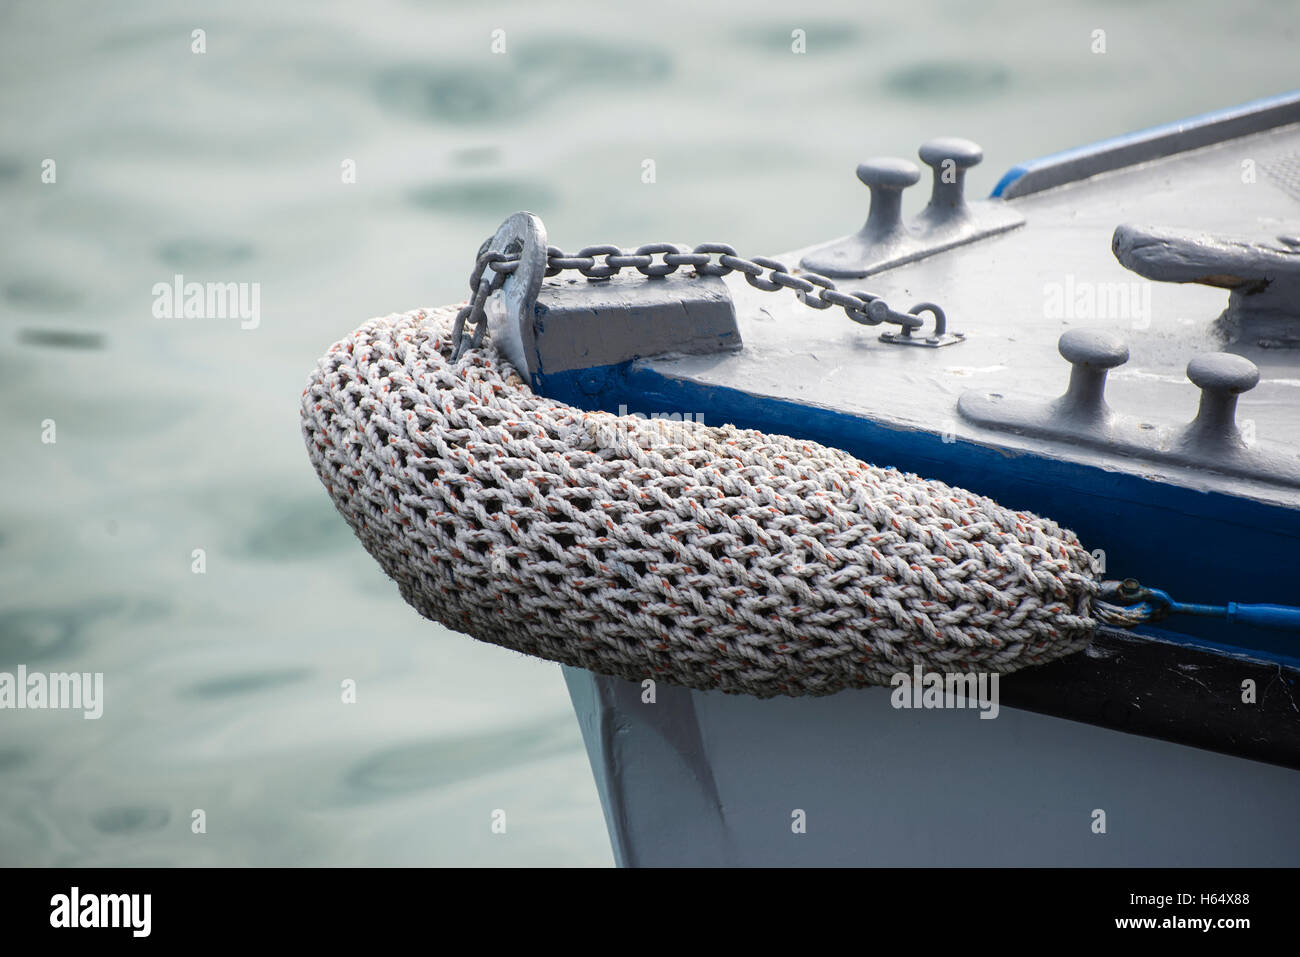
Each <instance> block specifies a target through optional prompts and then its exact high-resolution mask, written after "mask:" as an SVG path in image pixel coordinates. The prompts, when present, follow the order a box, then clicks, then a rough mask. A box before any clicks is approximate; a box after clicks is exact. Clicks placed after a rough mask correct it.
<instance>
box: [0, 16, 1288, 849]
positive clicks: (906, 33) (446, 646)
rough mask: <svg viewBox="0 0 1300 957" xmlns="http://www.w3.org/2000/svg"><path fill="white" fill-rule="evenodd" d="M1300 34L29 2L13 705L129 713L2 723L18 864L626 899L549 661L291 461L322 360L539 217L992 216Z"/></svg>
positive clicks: (6, 634) (989, 20) (1055, 19)
mask: <svg viewBox="0 0 1300 957" xmlns="http://www.w3.org/2000/svg"><path fill="white" fill-rule="evenodd" d="M1298 23H1300V15H1298V14H1297V8H1296V7H1295V5H1294V4H1293V3H1291V2H1289V0H1275V2H1262V0H1253V2H1252V0H1246V2H1234V3H1231V4H1225V3H1221V2H1214V3H1210V2H1204V0H1196V2H1188V0H1152V2H1144V3H1126V2H1119V0H1114V2H1104V3H1094V4H1081V3H1069V2H1067V3H1052V4H1011V3H1007V2H1004V0H992V2H982V3H976V4H972V3H967V2H956V0H953V2H912V3H907V4H883V3H882V4H865V3H862V2H861V0H851V2H838V3H818V4H778V3H766V4H764V3H744V4H739V3H737V4H725V3H679V2H663V3H655V4H636V5H631V4H628V5H620V4H615V3H573V2H557V3H546V4H540V3H525V2H497V3H492V4H452V3H447V4H435V3H424V2H416V0H380V2H372V3H366V4H359V3H354V2H320V3H312V4H294V5H291V6H289V5H279V4H276V5H272V4H266V3H263V2H255V0H228V2H223V3H219V4H218V3H206V2H203V3H196V4H183V5H182V4H175V3H163V2H157V3H128V2H123V3H112V4H106V3H92V2H60V3H49V4H44V3H28V4H14V3H10V4H5V5H4V7H3V9H2V10H0V50H2V51H3V56H0V76H3V89H2V91H0V103H2V104H3V109H2V110H0V116H2V122H3V136H2V137H0V202H2V204H3V207H2V208H3V222H4V246H3V257H2V258H0V308H2V309H3V319H2V320H0V403H2V406H0V407H2V408H3V416H0V439H2V441H3V446H2V447H3V450H4V451H3V453H0V463H2V464H0V477H2V479H3V488H4V492H5V494H4V496H3V499H2V500H0V509H3V516H2V519H0V561H2V563H3V564H2V566H0V567H2V568H3V577H2V578H0V670H8V671H13V670H14V669H15V668H16V666H17V665H19V664H25V665H27V666H28V667H29V668H30V669H33V670H43V671H71V670H75V671H89V672H96V671H102V672H104V674H105V682H106V704H105V711H104V716H103V717H102V718H101V719H100V720H98V721H88V720H84V719H83V718H82V716H81V714H80V713H78V712H52V711H44V712H35V711H6V712H0V863H3V864H8V865H17V864H23V865H28V864H36V865H45V864H61V865H94V864H219V865H240V864H259V865H260V864H266V865H279V864H293V865H337V864H396V865H415V864H483V865H495V864H568V865H603V864H608V863H610V862H611V855H610V850H609V844H608V841H607V838H606V836H605V830H604V825H603V821H602V819H601V813H600V808H599V804H598V801H597V798H596V791H595V787H594V785H593V783H592V779H591V775H590V771H589V769H588V766H587V761H586V757H585V754H584V752H583V749H582V744H581V739H580V736H579V732H578V728H577V725H576V723H575V721H574V719H573V717H572V715H571V712H570V709H569V704H568V698H567V695H566V693H565V690H564V684H563V681H562V679H561V676H560V672H559V669H558V668H557V667H556V666H553V665H550V664H547V663H543V662H540V661H535V660H531V659H527V658H524V657H523V656H520V655H517V654H514V653H511V652H507V651H503V650H500V649H496V648H493V647H490V646H487V645H482V644H479V643H477V642H473V641H470V640H468V639H466V638H464V637H462V636H458V635H454V634H452V633H450V632H448V631H446V630H445V629H443V628H441V627H439V626H436V625H433V624H431V623H429V622H426V621H424V620H422V619H420V618H419V617H418V616H417V615H416V614H415V613H414V612H413V611H411V610H410V609H409V608H408V607H407V606H406V605H405V604H404V603H403V602H402V601H401V600H400V598H399V597H398V595H397V591H396V588H395V587H394V586H393V585H392V584H391V583H390V582H389V581H387V580H386V579H385V578H384V576H383V575H382V573H381V572H380V571H379V569H378V567H377V566H376V564H375V563H374V562H373V561H372V560H371V559H370V558H369V557H368V556H367V555H366V554H365V553H364V552H363V551H362V549H361V548H360V546H359V545H358V544H357V543H356V542H355V541H354V540H353V538H352V536H351V533H350V532H349V530H348V528H347V527H346V525H345V524H344V523H343V521H342V520H341V519H340V518H338V516H337V515H336V514H335V513H334V511H333V509H332V506H331V505H330V503H329V501H328V499H327V498H326V495H325V493H324V491H323V490H322V489H321V487H320V486H319V484H318V482H317V480H316V478H315V475H314V474H313V472H312V470H311V468H310V466H309V464H308V462H307V457H306V454H305V452H304V450H303V446H302V440H301V437H300V435H299V429H298V414H297V402H298V396H299V393H300V391H301V389H302V386H303V384H304V381H305V378H306V374H307V372H308V370H309V369H310V368H311V366H312V364H313V362H314V360H315V359H316V357H317V356H318V355H320V354H321V353H322V352H323V351H324V350H325V349H326V347H328V346H329V344H330V343H331V342H333V341H335V340H336V339H338V338H340V337H342V336H343V335H344V334H346V333H347V332H348V331H350V330H351V329H352V328H354V327H355V326H357V325H359V324H360V323H361V322H362V321H363V320H365V319H366V318H368V317H370V316H374V315H380V314H384V313H388V312H391V311H396V310H406V309H409V308H413V307H416V306H434V305H440V304H444V303H449V302H455V301H459V300H461V299H462V298H463V297H464V294H465V286H466V277H467V275H468V271H469V267H470V264H471V262H472V257H473V255H474V252H475V250H476V249H477V247H478V244H479V242H480V241H481V240H482V239H483V238H484V237H485V236H487V235H489V234H490V233H491V232H492V231H493V230H494V229H495V228H496V226H497V224H498V223H499V222H500V220H502V219H503V218H504V217H505V216H506V215H507V214H509V213H511V212H513V211H515V210H516V209H530V210H532V211H534V212H536V213H538V214H540V215H541V216H542V218H543V219H544V220H545V222H546V224H547V226H548V227H549V231H550V239H551V242H553V243H556V244H558V245H561V246H563V247H565V248H566V249H568V248H570V247H575V248H576V247H578V246H581V245H586V244H590V243H596V242H613V243H618V244H621V245H635V244H639V243H642V242H650V241H660V240H672V241H681V242H690V243H697V242H702V241H705V240H719V241H725V242H730V243H732V244H733V245H735V246H737V247H738V248H739V249H740V250H741V251H742V253H747V254H754V253H775V252H778V251H781V250H786V249H792V248H796V247H799V246H803V245H806V244H808V243H810V242H813V241H815V240H821V239H826V238H830V237H832V236H835V235H840V234H842V233H845V232H848V231H851V230H852V229H854V228H856V227H857V225H858V224H859V223H860V222H861V220H862V218H863V216H864V215H865V211H866V191H865V190H864V189H863V187H862V186H861V185H860V184H859V183H858V182H857V180H856V179H855V177H854V175H853V172H854V168H855V165H856V163H857V162H859V161H860V160H862V159H864V158H866V157H867V156H871V155H877V154H896V155H907V156H914V155H915V152H914V151H915V149H916V147H917V145H918V144H919V143H920V142H921V141H922V140H924V139H926V138H928V137H931V136H936V135H943V134H949V135H961V136H967V137H970V138H972V139H975V140H977V141H979V142H980V143H982V144H983V145H984V147H985V151H986V161H985V163H984V165H983V166H980V167H978V168H977V169H976V170H975V171H973V173H972V174H971V177H970V184H971V189H972V191H974V192H979V193H986V192H987V191H988V190H989V189H990V188H991V187H992V185H993V184H994V183H995V182H996V180H997V178H998V176H999V175H1000V174H1001V173H1002V172H1003V171H1004V170H1005V169H1006V168H1007V167H1009V166H1011V165H1013V164H1014V163H1016V162H1018V161H1021V160H1025V159H1029V158H1032V157H1035V156H1039V155H1043V154H1046V153H1049V152H1053V151H1056V150H1058V149H1062V148H1066V147H1070V146H1074V145H1079V144H1082V143H1086V142H1090V141H1093V140H1096V139H1100V138H1103V137H1107V136H1111V135H1114V134H1119V133H1123V132H1126V131H1129V130H1133V129H1137V128H1141V127H1145V126H1149V125H1152V124H1156V123H1162V122H1166V121H1169V120H1173V119H1178V118H1182V117H1185V116H1188V115H1192V114H1195V113H1200V112H1203V111H1206V110H1210V109H1215V108H1219V107H1225V106H1230V105H1233V104H1236V103H1239V102H1242V101H1245V100H1249V99H1253V98H1256V97H1260V96H1264V95H1269V94H1272V93H1277V92H1281V91H1283V90H1286V89H1290V88H1292V87H1295V86H1300V77H1298V76H1297V73H1298V71H1297V66H1298V64H1300V61H1297V58H1296V50H1297V24H1298ZM195 29H202V30H204V31H206V47H207V48H206V52H205V53H202V54H197V53H194V52H192V49H191V46H192V32H193V31H194V30H195ZM794 29H802V30H804V31H805V32H806V37H807V40H806V43H807V52H806V53H804V54H802V55H799V54H795V53H793V52H792V50H791V43H792V40H791V32H792V30H794ZM1099 29H1101V30H1105V42H1106V52H1105V53H1104V54H1098V53H1094V52H1092V48H1093V46H1094V43H1095V41H1094V33H1093V31H1095V30H1099ZM493 30H504V31H505V43H506V52H505V54H493V53H492V52H491V50H490V46H491V42H492V31H493ZM46 159H54V160H55V162H56V164H57V165H56V175H57V179H56V182H54V183H43V182H42V181H41V172H42V163H43V161H44V160H46ZM349 159H350V160H353V161H355V165H356V182H355V183H352V184H345V183H343V182H342V178H343V177H342V175H341V169H342V164H343V163H344V161H345V160H349ZM645 159H653V160H654V161H655V165H656V182H655V183H654V184H652V185H651V184H645V183H643V182H642V176H641V174H642V168H643V167H642V163H643V160H645ZM927 191H928V187H922V188H918V189H915V190H912V191H911V196H910V201H911V202H912V203H915V204H919V203H921V202H924V199H925V195H924V194H925V193H926V192H927ZM972 255H978V253H977V252H975V253H972ZM178 273H179V274H183V275H184V276H185V278H186V279H187V280H191V281H200V282H209V281H211V282H256V283H259V284H260V290H261V322H260V325H258V327H257V328H255V329H241V328H240V324H239V323H238V321H237V320H234V319H224V320H223V319H202V320H200V319H159V318H155V317H154V315H153V313H152V309H151V307H152V304H153V293H152V289H153V286H154V284H155V283H158V282H171V281H172V277H173V276H174V275H175V274H178ZM48 419H52V420H54V421H55V423H56V428H57V433H56V434H57V442H56V443H55V444H46V443H43V442H42V441H41V434H42V423H43V422H44V421H45V420H48ZM195 549H203V550H204V551H205V553H206V563H207V569H206V574H202V575H198V574H194V573H192V570H191V566H192V554H193V552H194V550H195ZM348 678H351V679H354V680H355V681H356V682H357V689H358V691H357V703H356V704H343V703H342V702H341V692H340V686H341V682H342V681H343V680H344V679H348ZM194 809H203V810H204V811H205V812H206V818H207V831H206V833H204V834H194V833H192V831H191V815H192V812H193V811H194ZM496 809H503V810H505V811H506V812H507V822H508V823H507V831H506V833H505V834H493V833H492V832H491V830H490V827H489V822H490V815H491V813H492V811H493V810H496Z"/></svg>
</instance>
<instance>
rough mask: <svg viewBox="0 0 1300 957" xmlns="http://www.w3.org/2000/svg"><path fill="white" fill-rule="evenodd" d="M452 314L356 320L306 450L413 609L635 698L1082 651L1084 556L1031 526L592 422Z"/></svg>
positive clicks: (764, 690) (1088, 622) (681, 438)
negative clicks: (456, 333) (674, 688)
mask: <svg viewBox="0 0 1300 957" xmlns="http://www.w3.org/2000/svg"><path fill="white" fill-rule="evenodd" d="M454 314H455V309H454V308H449V309H435V310H429V311H425V310H420V311H416V312H411V313H406V314H400V315H392V316H388V317H386V318H382V319H374V320H371V321H370V322H368V323H366V324H365V325H364V326H362V327H361V328H360V329H358V330H357V331H356V332H355V333H353V334H352V335H351V336H349V337H348V338H347V339H344V340H343V341H341V342H339V343H337V344H336V345H334V346H333V348H331V349H330V351H329V353H328V354H327V355H326V356H325V357H324V358H323V359H321V360H320V362H319V363H318V366H317V369H316V370H315V372H314V373H313V375H312V376H311V378H310V381H309V383H308V385H307V388H306V390H305V391H304V393H303V400H302V428H303V436H304V439H305V441H306V444H307V451H308V453H309V455H310V457H311V460H312V463H313V464H314V465H315V467H316V471H317V473H318V474H319V475H320V479H321V481H322V482H323V483H324V485H325V488H326V489H327V490H328V491H329V494H330V496H331V498H332V499H333V500H334V504H335V505H336V506H337V508H338V510H339V511H340V512H341V513H342V515H343V517H344V518H345V519H346V520H347V522H348V524H349V525H351V527H352V530H353V531H354V532H355V533H356V535H357V537H358V538H360V539H361V542H362V544H363V545H364V546H365V547H366V549H367V551H369V552H370V554H371V555H373V556H374V557H375V558H376V559H377V560H378V561H379V564H380V565H381V566H382V567H383V569H384V571H385V572H386V573H387V574H388V575H389V576H391V577H392V578H393V579H394V580H395V581H396V582H397V585H398V588H399V590H400V591H401V594H402V597H403V598H405V599H406V601H408V602H409V603H410V604H411V605H412V606H414V607H415V608H416V610H418V611H419V612H420V614H422V615H424V616H425V617H427V618H431V619H433V620H435V621H439V622H442V623H443V624H444V625H446V626H447V627H449V628H451V629H453V630H456V631H461V632H465V633H467V634H469V635H472V636H474V637H475V638H479V639H481V640H483V641H488V642H492V643H494V644H498V645H503V646H505V647H507V648H513V649H515V650H517V651H521V652H524V653H526V654H530V655H536V656H538V657H541V658H547V659H550V660H552V661H559V662H564V663H566V664H572V665H577V666H580V667H583V668H587V669H590V670H592V671H596V672H600V673H603V674H609V675H616V676H619V677H622V678H627V679H630V680H634V681H641V680H643V679H645V678H654V679H657V680H665V681H670V682H674V683H677V684H681V685H686V686H688V687H691V688H701V689H720V690H722V691H727V692H743V693H747V694H753V695H758V696H760V697H769V696H772V695H777V694H786V695H804V694H830V693H832V692H835V691H839V690H841V689H843V688H850V687H859V686H863V685H871V684H889V682H890V679H891V677H892V676H894V675H895V674H897V673H899V672H904V671H906V672H910V671H911V670H912V668H913V666H915V665H918V664H919V665H921V666H922V668H923V669H924V670H926V671H932V670H933V671H945V672H953V671H979V670H983V671H995V672H1009V671H1014V670H1016V669H1018V668H1022V667H1025V666H1027V665H1035V664H1040V663H1043V662H1046V661H1050V660H1052V659H1055V658H1058V657H1060V656H1062V655H1066V654H1069V653H1071V652H1074V651H1077V650H1079V649H1080V648H1082V647H1084V646H1085V645H1086V644H1087V643H1088V641H1089V640H1090V638H1091V636H1092V633H1093V630H1094V621H1093V620H1092V618H1091V617H1090V610H1091V603H1092V599H1093V597H1094V596H1095V594H1096V592H1097V587H1098V586H1097V580H1096V575H1095V573H1094V570H1093V563H1092V557H1091V555H1090V554H1089V553H1088V552H1087V551H1086V550H1085V549H1084V548H1083V547H1082V546H1081V545H1080V544H1079V542H1078V540H1077V538H1076V537H1075V535H1074V534H1073V533H1072V532H1070V531H1066V530H1062V529H1061V528H1059V527H1058V526H1057V525H1055V524H1053V523H1052V522H1050V521H1048V520H1046V519H1042V518H1038V517H1036V516H1034V515H1030V514H1027V513H1024V512H1015V511H1012V510H1010V509H1007V508H1003V507H1001V506H999V505H998V504H996V503H995V502H993V501H990V500H989V499H987V498H984V497H982V496H979V495H975V494H973V493H971V492H967V491H965V490H963V489H959V488H953V487H951V486H948V485H944V484H942V483H939V482H933V481H926V480H924V479H921V478H919V477H917V476H915V475H911V474H908V473H904V472H899V471H897V470H894V469H889V468H879V467H875V466H870V465H867V464H865V463H863V462H860V461H858V460H857V459H855V458H853V457H852V456H850V455H848V454H846V453H844V452H841V451H837V450H835V449H831V448H826V447H825V446H821V445H818V444H816V443H813V442H805V441H801V440H798V439H792V438H788V437H786V436H780V435H766V434H763V433H761V432H755V431H745V430H740V429H735V428H732V427H729V426H722V427H713V426H707V425H705V424H703V423H699V422H677V421H664V420H655V419H649V420H647V419H642V418H638V417H635V416H622V417H620V416H615V415H609V414H606V413H599V412H597V413H588V412H584V411H581V410H579V409H575V408H572V407H570V406H567V405H564V404H562V403H558V402H555V401H551V400H549V399H546V398H543V397H541V396H538V395H536V394H534V393H533V392H532V391H531V389H529V387H528V386H527V385H526V384H525V383H524V382H523V381H522V380H521V379H520V377H519V376H518V374H517V373H516V372H515V370H514V369H513V368H512V367H511V366H510V365H509V364H508V363H507V362H506V361H505V360H504V359H502V358H500V357H499V356H498V355H497V354H496V353H495V352H494V351H493V350H492V348H491V344H490V342H488V343H485V344H484V345H483V346H482V347H481V348H477V349H471V350H469V351H468V352H467V353H466V354H465V355H464V356H462V357H461V359H460V360H458V361H457V362H455V363H453V362H452V361H451V358H450V357H451V322H452V318H453V316H454Z"/></svg>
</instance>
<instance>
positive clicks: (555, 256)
mask: <svg viewBox="0 0 1300 957" xmlns="http://www.w3.org/2000/svg"><path fill="white" fill-rule="evenodd" d="M487 245H488V244H487V243H484V244H483V246H482V247H480V249H479V255H478V257H477V259H476V260H475V263H474V272H473V273H472V274H471V275H470V277H469V288H470V293H471V295H470V299H469V302H468V304H466V305H465V306H464V307H462V308H461V310H460V312H458V313H457V314H456V322H455V325H454V327H453V330H452V342H453V344H454V346H455V349H454V352H453V355H454V357H455V358H457V359H458V358H460V356H461V354H462V353H464V351H465V349H466V344H467V342H468V344H469V346H470V347H472V348H477V347H478V346H480V345H481V344H482V342H483V333H484V331H485V330H486V328H487V323H486V322H485V321H484V319H485V317H486V304H487V300H488V297H489V296H491V295H492V293H493V292H495V291H496V290H498V289H500V288H501V286H502V284H503V283H504V282H505V280H506V277H507V276H509V275H510V274H511V273H513V272H514V271H515V270H516V269H517V268H518V266H519V256H518V255H517V254H515V255H510V254H507V253H504V252H501V251H499V250H497V251H492V250H489V249H488V248H487ZM656 257H658V261H656ZM682 267H690V268H692V269H693V270H694V274H695V275H697V276H719V277H721V276H726V275H728V274H729V273H732V272H740V273H743V274H744V276H745V281H746V282H748V283H749V284H750V285H751V286H753V287H754V288H755V289H761V290H763V291H764V292H776V291H778V290H781V289H793V290H794V291H795V295H796V296H797V297H798V299H799V301H800V302H802V303H803V304H804V305H806V306H809V307H810V308H812V309H830V308H831V307H832V306H837V307H839V308H840V309H843V310H844V314H845V315H846V316H848V317H849V318H850V319H852V320H853V321H854V322H856V323H859V324H861V325H864V326H878V325H880V324H881V323H882V322H888V323H892V324H894V325H897V326H901V327H902V329H901V332H900V336H902V337H908V336H910V335H911V333H912V330H914V329H919V328H920V327H921V326H923V325H924V324H925V320H924V319H922V318H921V316H920V313H923V312H928V313H930V314H931V315H932V316H933V317H934V329H935V334H936V335H938V334H942V333H943V331H944V329H945V328H946V322H947V320H946V317H945V316H944V312H943V310H942V309H941V308H940V307H939V306H937V305H935V304H934V303H932V302H920V303H917V304H916V305H914V306H913V307H912V308H911V309H909V310H908V311H907V312H898V311H896V310H894V309H891V308H890V306H889V304H888V303H887V302H885V300H884V299H882V298H881V297H879V296H876V295H873V294H871V293H869V292H863V291H861V290H857V291H853V292H846V291H844V290H841V289H839V288H838V287H837V286H836V285H835V283H834V282H833V281H831V280H830V279H827V278H826V277H825V276H822V275H819V274H817V273H813V272H806V271H805V272H800V273H799V274H798V275H796V274H794V273H792V272H791V271H790V270H789V269H788V268H787V267H786V265H785V264H784V263H782V262H781V261H779V260H776V259H769V258H767V257H765V256H755V257H753V258H752V259H745V258H743V257H741V256H739V255H737V253H736V250H735V249H734V248H732V247H731V246H729V245H727V244H726V243H701V244H700V245H698V246H696V247H695V248H694V249H688V248H687V247H686V246H679V245H678V244H676V243H647V244H646V245H644V246H638V247H637V248H636V250H635V251H634V252H626V251H624V250H623V249H620V248H619V247H618V246H609V245H599V246H587V247H585V248H583V249H580V250H579V251H578V252H577V254H576V255H569V254H567V253H565V252H564V251H563V250H562V249H560V248H559V247H558V246H547V247H546V275H547V277H550V276H556V275H559V274H560V273H561V272H563V271H564V270H566V269H572V270H575V271H577V272H579V273H581V274H582V275H583V276H585V277H586V278H587V279H591V280H599V279H608V278H610V277H611V276H616V275H618V274H619V272H620V271H622V270H623V269H635V270H636V271H637V272H639V273H641V275H642V276H645V277H646V278H647V279H656V278H659V277H662V276H667V275H669V274H670V273H674V272H676V271H677V270H678V269H680V268H682ZM488 272H490V273H491V278H490V279H488V280H487V281H484V277H485V275H486V274H487V273H488ZM466 324H469V325H470V326H472V327H473V335H472V337H470V338H467V337H466V333H465V326H466Z"/></svg>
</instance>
